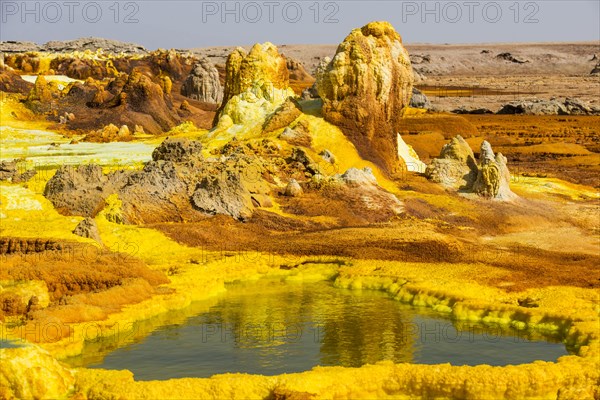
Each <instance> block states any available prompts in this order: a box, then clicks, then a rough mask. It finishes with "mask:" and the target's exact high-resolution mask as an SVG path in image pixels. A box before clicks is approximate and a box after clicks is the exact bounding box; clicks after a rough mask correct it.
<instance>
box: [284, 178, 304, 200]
mask: <svg viewBox="0 0 600 400" xmlns="http://www.w3.org/2000/svg"><path fill="white" fill-rule="evenodd" d="M302 193H303V190H302V187H301V186H300V184H299V183H298V182H297V181H296V180H295V179H292V180H290V182H289V183H288V184H287V186H286V188H285V192H284V194H285V195H286V196H289V197H298V196H302Z"/></svg>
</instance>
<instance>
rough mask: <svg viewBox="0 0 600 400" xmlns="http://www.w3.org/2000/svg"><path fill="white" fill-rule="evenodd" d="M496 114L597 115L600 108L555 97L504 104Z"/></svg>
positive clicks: (578, 101)
mask: <svg viewBox="0 0 600 400" xmlns="http://www.w3.org/2000/svg"><path fill="white" fill-rule="evenodd" d="M496 114H524V115H598V114H600V108H598V107H594V106H591V105H589V104H587V103H586V102H584V101H582V100H580V99H577V98H569V97H567V98H566V99H565V100H564V101H560V100H557V99H550V100H542V99H533V100H521V101H513V102H510V103H507V104H505V105H504V106H502V108H501V109H500V110H499V111H498V112H497V113H496Z"/></svg>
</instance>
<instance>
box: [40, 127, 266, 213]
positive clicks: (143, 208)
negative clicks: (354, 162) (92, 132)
mask: <svg viewBox="0 0 600 400" xmlns="http://www.w3.org/2000/svg"><path fill="white" fill-rule="evenodd" d="M201 150H202V145H201V144H200V143H199V142H196V141H192V140H189V139H182V138H167V139H166V140H165V141H164V142H163V143H162V144H161V145H160V146H158V147H157V148H156V149H155V150H154V152H153V154H152V160H151V161H149V162H148V163H146V164H145V165H144V168H143V169H142V170H141V171H117V172H113V173H111V174H108V175H104V174H103V173H102V168H101V167H100V166H97V165H83V166H79V167H77V168H69V167H67V166H64V167H62V168H60V169H59V170H58V171H57V172H56V174H55V175H54V177H52V178H51V179H50V180H49V181H48V183H47V184H46V188H45V190H44V195H45V196H46V197H47V198H48V199H49V200H50V201H51V202H52V203H53V204H54V206H55V208H56V209H57V210H59V212H61V213H63V214H68V215H81V216H85V217H94V216H95V215H97V214H98V213H99V212H100V211H101V210H103V209H104V208H105V206H106V205H107V204H106V200H107V199H108V197H109V196H110V195H113V194H116V195H117V197H118V200H119V203H120V206H119V207H120V209H119V210H113V211H115V212H118V214H119V216H120V217H119V220H120V221H121V222H124V223H130V224H132V223H133V224H143V223H158V222H181V221H193V220H197V219H201V218H203V217H204V216H206V215H214V214H225V215H230V216H232V217H234V218H236V219H238V220H245V219H247V218H248V217H249V216H251V215H252V211H253V208H254V205H253V202H252V196H254V197H255V198H262V197H261V196H263V195H264V196H268V192H269V189H268V186H267V185H266V183H265V182H264V180H263V179H262V173H263V171H262V170H261V169H260V165H258V164H257V161H256V159H255V158H252V157H251V156H248V155H245V154H243V153H242V154H240V153H234V154H232V155H230V156H228V157H225V158H224V159H223V160H210V161H209V160H205V159H204V158H203V157H202V154H201ZM250 165H252V166H253V167H254V168H253V169H252V172H253V173H252V174H251V176H247V175H248V174H246V172H247V171H248V168H249V166H250ZM263 203H265V204H266V203H268V202H267V199H264V201H263Z"/></svg>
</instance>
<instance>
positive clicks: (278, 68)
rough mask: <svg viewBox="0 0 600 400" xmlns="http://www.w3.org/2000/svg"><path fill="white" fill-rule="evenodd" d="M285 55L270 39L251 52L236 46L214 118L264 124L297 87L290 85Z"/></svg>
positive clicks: (225, 124) (222, 123) (223, 122)
mask: <svg viewBox="0 0 600 400" xmlns="http://www.w3.org/2000/svg"><path fill="white" fill-rule="evenodd" d="M286 65H287V62H286V59H285V58H284V57H283V56H281V55H280V54H279V52H278V51H277V47H275V46H274V45H273V44H271V43H268V42H267V43H264V44H256V45H254V46H253V47H252V49H251V50H250V52H248V53H246V51H245V50H244V49H242V48H238V49H236V50H234V51H233V52H232V53H231V54H230V55H229V57H228V58H227V65H226V72H225V91H224V96H223V102H222V103H221V107H220V108H219V110H218V111H217V115H216V117H215V121H216V122H218V123H219V125H220V126H221V127H228V126H230V125H232V124H240V125H246V126H249V125H252V124H261V125H262V124H264V121H265V120H266V118H267V116H268V115H269V114H271V113H272V112H274V111H275V110H276V109H277V108H278V107H279V106H280V105H281V104H282V103H283V102H284V101H286V100H287V99H288V98H289V97H291V96H294V91H293V90H292V89H290V88H289V72H288V69H287V66H286Z"/></svg>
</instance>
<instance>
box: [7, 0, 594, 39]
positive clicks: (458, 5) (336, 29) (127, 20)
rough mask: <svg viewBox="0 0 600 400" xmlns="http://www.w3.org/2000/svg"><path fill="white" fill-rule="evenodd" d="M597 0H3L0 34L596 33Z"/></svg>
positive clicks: (434, 36) (571, 36)
mask: <svg viewBox="0 0 600 400" xmlns="http://www.w3.org/2000/svg"><path fill="white" fill-rule="evenodd" d="M599 4H600V1H598V0H575V1H569V0H561V1H554V0H544V1H515V0H509V1H470V0H465V1H392V0H390V1H381V0H375V1H367V0H360V1H354V0H344V1H326V0H322V1H315V0H304V1H303V0H299V1H270V0H265V1H227V2H223V1H193V0H188V1H157V0H144V1H118V2H117V1H114V0H108V1H106V0H104V1H102V0H99V1H69V0H66V1H25V2H23V1H7V0H0V40H27V41H33V42H38V43H45V42H47V41H49V40H66V39H74V38H78V37H84V36H98V37H105V38H110V39H118V40H123V41H130V42H135V43H139V44H142V45H144V46H145V47H147V48H148V49H156V48H159V47H160V48H191V47H205V46H222V45H247V44H253V43H256V42H264V41H271V42H274V43H276V44H284V43H289V44H292V43H339V42H340V41H342V40H343V38H344V37H345V36H346V35H347V34H348V33H349V32H350V30H352V29H353V28H355V27H360V26H362V25H364V24H365V23H367V22H369V21H374V20H387V21H390V22H391V23H392V24H393V25H394V26H395V27H396V29H397V30H398V32H399V33H400V34H401V35H402V37H403V38H404V41H405V42H408V43H417V42H422V43H423V42H429V43H482V42H516V41H519V42H531V41H590V40H596V41H600V22H599V21H600V5H599Z"/></svg>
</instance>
